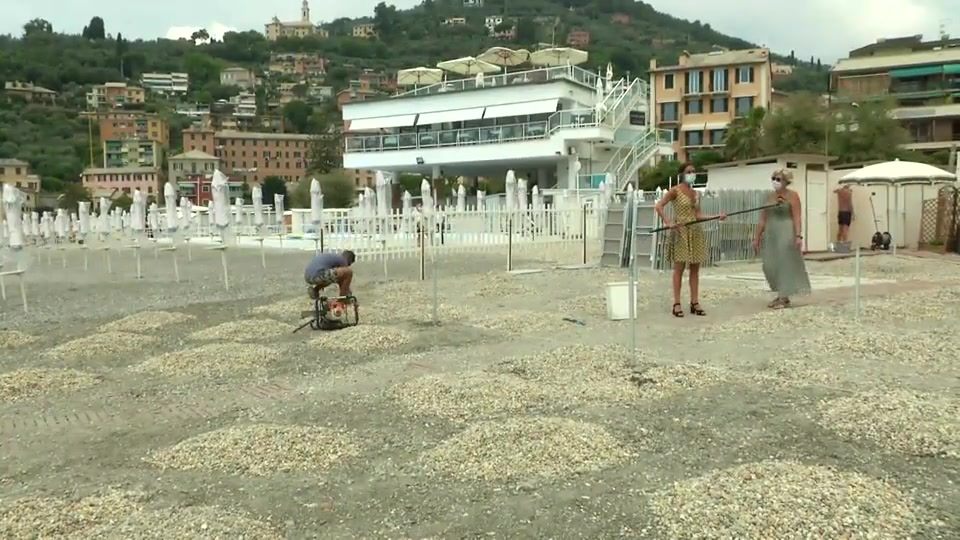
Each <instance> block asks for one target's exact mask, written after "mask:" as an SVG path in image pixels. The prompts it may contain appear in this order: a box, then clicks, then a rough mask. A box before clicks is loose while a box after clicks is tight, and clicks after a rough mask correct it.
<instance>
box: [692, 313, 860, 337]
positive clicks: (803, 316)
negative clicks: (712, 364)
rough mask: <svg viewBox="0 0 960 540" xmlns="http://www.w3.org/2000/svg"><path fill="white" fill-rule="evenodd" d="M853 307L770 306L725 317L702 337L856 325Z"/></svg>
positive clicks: (783, 333)
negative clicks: (754, 312)
mask: <svg viewBox="0 0 960 540" xmlns="http://www.w3.org/2000/svg"><path fill="white" fill-rule="evenodd" d="M854 324H855V323H854V320H853V310H852V309H850V310H849V311H848V312H845V311H843V308H841V307H836V306H809V307H799V308H790V309H768V310H764V311H761V312H759V313H756V314H754V315H750V316H747V317H735V318H732V319H723V322H721V323H719V324H711V325H708V326H707V327H705V328H703V329H702V330H701V331H700V335H699V336H698V339H699V340H700V341H702V342H714V341H719V340H722V339H736V340H743V339H751V340H753V339H756V336H768V335H780V336H788V337H789V336H795V335H796V333H797V329H799V328H803V329H804V330H805V331H815V330H821V329H832V328H851V327H853V326H854Z"/></svg>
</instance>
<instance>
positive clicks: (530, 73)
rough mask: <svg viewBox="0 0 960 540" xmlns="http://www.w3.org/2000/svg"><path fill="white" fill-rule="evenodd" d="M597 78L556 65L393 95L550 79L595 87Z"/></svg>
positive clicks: (590, 74)
mask: <svg viewBox="0 0 960 540" xmlns="http://www.w3.org/2000/svg"><path fill="white" fill-rule="evenodd" d="M597 78H598V77H597V74H596V73H593V72H592V71H587V70H585V69H583V68H579V67H577V66H555V67H545V68H537V69H530V70H526V71H512V72H508V73H497V74H494V75H484V77H483V82H482V83H479V84H478V82H477V79H476V78H474V77H469V78H464V79H456V80H452V81H443V82H439V83H436V84H431V85H429V86H423V87H420V88H415V89H413V90H408V91H406V92H401V93H399V94H397V95H395V96H393V97H395V98H397V97H410V96H426V95H431V94H442V93H446V92H462V91H464V90H476V89H479V88H496V87H498V86H513V85H519V84H531V83H543V82H549V81H572V82H575V83H579V84H582V85H585V86H589V87H591V88H594V87H596V84H597Z"/></svg>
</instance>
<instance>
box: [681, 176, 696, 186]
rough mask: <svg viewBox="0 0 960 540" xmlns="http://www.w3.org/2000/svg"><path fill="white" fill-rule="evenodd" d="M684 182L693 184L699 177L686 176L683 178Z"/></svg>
mask: <svg viewBox="0 0 960 540" xmlns="http://www.w3.org/2000/svg"><path fill="white" fill-rule="evenodd" d="M683 181H684V182H686V183H688V184H693V183H694V182H696V181H697V175H695V174H688V175H686V176H684V177H683Z"/></svg>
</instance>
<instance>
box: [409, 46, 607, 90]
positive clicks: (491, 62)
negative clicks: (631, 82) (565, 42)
mask: <svg viewBox="0 0 960 540" xmlns="http://www.w3.org/2000/svg"><path fill="white" fill-rule="evenodd" d="M587 58H588V55H587V52H586V51H581V50H579V49H572V48H570V47H550V48H547V49H541V50H539V51H535V52H532V53H531V52H530V51H528V50H526V49H510V48H507V47H492V48H490V49H488V50H487V51H485V52H483V53H482V54H480V55H478V56H465V57H463V58H456V59H454V60H446V61H444V62H440V63H438V64H437V67H436V68H428V67H423V66H421V67H415V68H410V69H401V70H400V71H398V72H397V84H398V85H400V86H424V85H430V84H436V83H439V82H441V81H442V80H443V76H444V72H445V71H446V72H450V73H456V74H459V75H465V76H476V75H481V76H482V75H484V74H487V73H499V72H500V71H501V70H503V69H509V68H512V67H517V66H521V65H523V64H527V63H529V64H532V65H534V66H568V65H569V66H575V65H578V64H582V63H584V62H586V61H587Z"/></svg>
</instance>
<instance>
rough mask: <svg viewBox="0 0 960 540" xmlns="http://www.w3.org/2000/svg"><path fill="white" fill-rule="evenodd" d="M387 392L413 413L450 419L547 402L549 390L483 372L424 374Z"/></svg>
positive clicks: (485, 415) (509, 411)
mask: <svg viewBox="0 0 960 540" xmlns="http://www.w3.org/2000/svg"><path fill="white" fill-rule="evenodd" d="M387 395H388V396H389V397H390V398H392V399H394V400H396V401H397V402H398V403H400V404H402V405H404V406H405V407H407V408H408V409H410V410H411V411H413V412H415V413H417V414H423V415H432V416H439V417H442V418H448V419H451V420H467V419H478V418H489V417H492V416H499V415H502V414H512V413H518V412H521V411H525V410H528V409H532V408H535V407H537V406H541V405H545V404H547V403H549V401H548V400H549V392H546V391H545V388H544V387H542V386H540V385H537V384H535V383H533V382H531V381H527V380H524V379H521V378H519V377H517V376H515V375H510V374H506V373H488V372H484V371H472V372H471V371H467V372H460V373H438V374H430V375H424V376H422V377H418V378H416V379H412V380H410V381H406V382H403V383H400V384H398V385H396V386H393V387H391V388H390V389H389V390H388V391H387Z"/></svg>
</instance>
